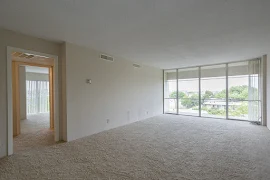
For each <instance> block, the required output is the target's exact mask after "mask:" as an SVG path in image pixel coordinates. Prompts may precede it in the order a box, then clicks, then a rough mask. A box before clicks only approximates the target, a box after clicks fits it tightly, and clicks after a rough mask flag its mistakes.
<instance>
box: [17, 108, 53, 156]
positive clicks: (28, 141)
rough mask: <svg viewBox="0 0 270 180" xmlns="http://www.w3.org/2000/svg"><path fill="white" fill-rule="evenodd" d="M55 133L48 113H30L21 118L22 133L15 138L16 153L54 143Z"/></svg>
mask: <svg viewBox="0 0 270 180" xmlns="http://www.w3.org/2000/svg"><path fill="white" fill-rule="evenodd" d="M53 133H54V132H53V131H52V130H50V116H49V114H48V113H40V114H33V115H28V116H27V119H25V120H21V134H20V135H19V136H16V137H14V138H13V142H14V143H13V147H14V153H18V152H20V151H26V150H29V149H34V148H42V147H45V146H50V145H54V144H55V141H54V134H53Z"/></svg>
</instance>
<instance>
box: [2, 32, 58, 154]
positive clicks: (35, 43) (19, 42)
mask: <svg viewBox="0 0 270 180" xmlns="http://www.w3.org/2000/svg"><path fill="white" fill-rule="evenodd" d="M7 46H11V47H17V48H22V49H26V50H32V51H37V52H41V53H47V54H51V55H56V56H59V54H60V53H59V51H60V44H58V43H54V42H50V41H46V40H42V39H39V38H34V37H31V36H26V35H22V34H19V33H14V32H12V31H8V30H3V29H0V157H3V156H6V155H7V86H6V85H7V63H6V62H7Z"/></svg>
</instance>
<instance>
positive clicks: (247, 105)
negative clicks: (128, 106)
mask: <svg viewBox="0 0 270 180" xmlns="http://www.w3.org/2000/svg"><path fill="white" fill-rule="evenodd" d="M260 67H261V60H260V59H254V60H250V61H243V62H234V63H224V64H219V65H212V66H200V67H193V68H183V69H174V70H164V113H173V114H182V115H192V116H201V117H214V118H223V119H238V120H248V121H260V120H261V114H262V113H261V100H260V98H261V97H260V92H261V88H260V87H261V85H260V82H261V79H260V78H261V77H262V76H261V68H260Z"/></svg>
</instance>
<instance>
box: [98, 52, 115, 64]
mask: <svg viewBox="0 0 270 180" xmlns="http://www.w3.org/2000/svg"><path fill="white" fill-rule="evenodd" d="M100 59H103V60H106V61H111V62H113V61H114V59H113V57H111V56H107V55H105V54H101V55H100Z"/></svg>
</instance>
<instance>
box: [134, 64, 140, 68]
mask: <svg viewBox="0 0 270 180" xmlns="http://www.w3.org/2000/svg"><path fill="white" fill-rule="evenodd" d="M133 67H135V68H140V67H141V66H140V65H139V64H133Z"/></svg>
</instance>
